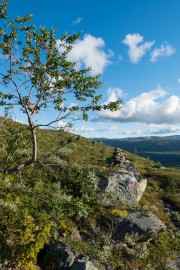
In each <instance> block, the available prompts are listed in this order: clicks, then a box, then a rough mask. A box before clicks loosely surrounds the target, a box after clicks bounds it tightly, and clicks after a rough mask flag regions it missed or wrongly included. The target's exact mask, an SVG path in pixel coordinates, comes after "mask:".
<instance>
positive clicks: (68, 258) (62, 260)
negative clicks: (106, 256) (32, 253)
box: [41, 243, 98, 270]
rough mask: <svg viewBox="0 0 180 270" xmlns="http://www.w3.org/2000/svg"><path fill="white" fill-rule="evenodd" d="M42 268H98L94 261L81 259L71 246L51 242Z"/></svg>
mask: <svg viewBox="0 0 180 270" xmlns="http://www.w3.org/2000/svg"><path fill="white" fill-rule="evenodd" d="M41 269H42V270H98V269H97V268H96V267H95V266H94V265H93V263H92V262H90V261H88V260H79V259H78V258H77V257H76V256H75V254H74V253H73V252H72V251H71V250H69V248H68V247H67V246H66V245H64V244H61V243H54V244H51V245H50V246H49V247H48V248H47V249H46V252H45V256H44V258H43V262H42V264H41Z"/></svg>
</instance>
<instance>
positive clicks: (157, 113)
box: [94, 86, 180, 124]
mask: <svg viewBox="0 0 180 270" xmlns="http://www.w3.org/2000/svg"><path fill="white" fill-rule="evenodd" d="M166 95H167V93H166V91H165V90H164V89H162V88H161V87H160V86H158V87H157V89H155V90H152V91H149V92H144V93H142V94H140V95H139V96H137V97H135V98H132V99H130V100H129V101H127V102H126V103H125V104H124V105H122V108H121V109H120V110H119V111H116V112H110V111H109V110H107V111H100V112H98V118H97V119H94V121H99V120H102V121H108V120H111V121H114V122H140V123H147V124H150V123H155V124H162V123H166V124H167V123H168V124H171V123H173V124H175V123H180V118H179V115H180V98H179V97H178V96H175V95H172V96H170V97H168V98H166V99H165V96H166ZM161 98H163V101H161Z"/></svg>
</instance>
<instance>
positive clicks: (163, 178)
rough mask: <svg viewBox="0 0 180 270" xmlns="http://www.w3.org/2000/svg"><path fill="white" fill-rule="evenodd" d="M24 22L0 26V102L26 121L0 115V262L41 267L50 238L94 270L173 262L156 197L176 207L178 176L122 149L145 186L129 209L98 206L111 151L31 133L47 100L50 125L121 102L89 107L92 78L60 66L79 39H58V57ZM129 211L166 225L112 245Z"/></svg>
mask: <svg viewBox="0 0 180 270" xmlns="http://www.w3.org/2000/svg"><path fill="white" fill-rule="evenodd" d="M6 6H7V1H3V3H2V4H1V9H0V11H1V16H0V17H1V20H2V21H3V22H4V21H6V20H7V13H6ZM30 19H31V16H27V17H25V18H22V17H20V16H17V18H16V19H15V20H12V21H10V22H9V23H8V24H7V25H6V29H3V27H2V28H0V31H1V40H0V48H1V51H2V52H3V56H4V60H8V61H7V63H9V68H8V69H6V67H7V66H5V67H4V68H2V73H1V85H2V86H1V89H2V90H1V92H0V97H1V105H2V106H5V108H7V109H6V112H7V113H8V108H9V106H11V105H12V106H18V108H19V106H20V107H21V109H22V110H23V112H24V113H25V114H26V115H27V117H28V125H25V124H21V123H18V122H15V121H13V120H12V119H10V118H8V117H1V118H0V157H1V158H0V267H1V268H2V269H9V268H10V269H27V270H33V269H38V267H39V269H41V268H40V267H41V259H42V253H43V250H44V249H45V248H46V247H47V246H48V245H50V244H51V243H54V242H59V243H64V244H66V245H68V247H69V248H70V249H71V250H72V251H73V252H74V253H75V254H78V257H79V258H88V259H89V260H91V261H92V262H93V263H94V265H96V267H97V268H98V269H113V270H118V269H122V270H124V269H129V270H130V269H131V270H132V269H157V270H160V269H162V270H163V269H166V268H167V266H166V261H167V258H169V260H174V259H176V256H177V254H178V252H179V251H180V237H179V234H178V230H177V228H176V227H175V225H174V224H173V222H172V220H171V218H170V216H169V215H168V214H167V213H166V212H165V211H164V206H163V200H164V201H168V202H169V203H170V204H171V205H173V206H174V207H175V208H176V209H177V208H178V207H179V204H180V200H179V196H178V193H179V189H180V183H179V177H180V172H179V171H178V170H176V169H170V168H169V169H163V168H161V167H160V166H159V164H157V163H155V162H153V161H151V160H148V159H144V158H140V157H138V156H137V155H133V154H130V153H128V152H124V155H125V157H126V159H128V160H130V162H131V163H132V164H133V165H134V166H135V167H136V168H137V169H138V170H139V171H140V172H141V174H142V175H144V176H145V177H146V178H147V179H148V187H147V189H146V191H145V193H144V195H143V197H142V199H141V201H140V202H139V204H137V205H123V204H122V205H120V206H118V207H117V206H107V205H104V204H103V203H102V201H103V199H104V197H103V196H104V194H103V192H102V191H101V190H100V188H99V185H98V184H99V179H100V178H102V177H105V176H106V175H108V174H110V173H111V172H113V171H114V170H115V168H114V167H113V166H111V165H110V164H108V162H107V160H108V159H109V158H110V157H112V155H113V148H111V147H107V146H105V145H104V144H103V143H102V142H96V141H93V140H89V139H86V138H83V137H81V136H77V135H73V134H71V133H68V132H65V131H63V130H49V129H42V128H41V129H40V128H39V127H40V126H41V125H43V124H41V123H39V124H38V123H37V124H36V122H35V123H34V122H33V117H35V116H36V114H40V112H41V109H42V108H45V109H46V106H49V102H50V104H51V105H52V104H53V106H54V109H57V111H58V117H59V118H58V117H57V118H56V119H54V121H59V120H60V119H67V117H69V115H71V116H72V117H73V119H76V117H78V118H79V113H78V114H77V112H80V113H81V116H83V117H84V119H85V120H86V119H87V112H88V110H91V109H92V110H99V109H101V108H103V109H112V110H114V109H117V108H118V107H119V105H120V101H118V102H117V103H112V104H109V105H102V106H101V105H98V103H99V101H100V97H99V96H95V92H94V91H95V89H96V88H98V87H99V82H98V79H99V77H91V76H89V75H88V74H89V73H88V72H89V70H81V71H77V70H76V69H75V66H74V63H69V62H68V60H67V58H66V57H67V53H68V51H69V49H70V47H71V44H72V42H73V41H74V40H75V39H76V38H77V37H78V36H73V37H68V36H67V35H63V36H62V43H61V44H62V46H63V48H64V50H63V52H62V54H61V55H60V56H59V54H58V52H57V47H56V44H55V41H56V39H55V36H54V29H51V30H50V32H47V30H46V29H45V28H41V29H40V32H38V31H37V30H36V28H34V27H32V26H28V24H27V21H29V20H30ZM7 29H8V31H9V32H8V33H7V32H6V31H5V30H7ZM19 32H20V34H19ZM23 33H24V34H25V38H23V39H22V43H20V42H19V39H18V37H22V35H23ZM16 42H18V43H19V44H18V49H19V50H20V51H22V55H21V56H20V58H18V59H17V55H16V52H15V51H14V49H15V48H17V47H16V46H15V47H12V46H14V44H15V43H16ZM24 42H26V45H25V44H24ZM51 46H52V47H51ZM42 51H43V53H42ZM18 55H19V54H18ZM42 55H43V59H42V60H41V56H42ZM18 57H19V56H18ZM26 59H27V60H26ZM44 59H45V60H44ZM53 59H54V60H53ZM43 61H46V64H44V62H43ZM51 61H52V62H51ZM56 61H57V62H56ZM5 62H6V61H5ZM48 63H49V64H48ZM44 65H46V67H45V66H44ZM48 65H49V66H48ZM57 65H58V67H60V68H61V69H60V71H59V69H58V68H57ZM3 72H4V73H5V74H6V75H5V74H4V73H3ZM51 72H52V73H51ZM54 78H56V80H54ZM62 78H63V79H62ZM22 79H23V81H21V80H22ZM27 80H30V81H27ZM69 80H70V81H69ZM77 81H78V82H79V83H78V85H76V84H77ZM17 83H18V85H16V84H17ZM7 89H9V90H7ZM67 92H68V93H67ZM31 94H32V96H33V99H32V96H31ZM66 94H67V95H66ZM69 94H73V95H75V98H76V99H77V100H78V101H79V102H80V104H82V105H80V106H75V107H73V108H71V110H70V108H68V107H62V106H61V105H62V103H63V102H64V103H65V100H64V99H68V95H69ZM86 101H87V103H88V104H89V101H90V102H91V103H90V104H91V105H87V103H86ZM31 102H32V103H33V104H32V103H31ZM84 102H85V104H86V105H83V104H84ZM31 105H32V106H31ZM75 115H76V116H75ZM6 116H8V115H6ZM35 119H36V118H35ZM51 124H53V123H52V122H51V123H46V124H44V125H45V126H50V125H51ZM34 132H35V133H34ZM34 134H35V136H34ZM37 149H38V153H37V152H36V150H37ZM21 165H22V166H21ZM26 165H28V166H26ZM134 209H138V210H143V211H146V212H147V213H149V212H154V213H156V215H157V216H158V217H159V218H160V219H161V220H162V221H163V222H164V223H165V225H166V226H167V229H166V231H164V232H160V233H159V234H157V235H156V237H155V238H153V239H152V240H151V241H148V242H147V241H141V242H136V241H135V238H134V236H133V235H131V236H128V235H127V237H126V238H125V240H124V241H123V242H115V241H114V240H113V238H112V232H113V229H114V226H115V224H114V220H116V219H118V220H122V219H123V218H125V217H126V216H127V215H128V213H130V212H131V211H133V210H134ZM176 218H177V217H176ZM51 269H52V268H51ZM54 269H56V268H54Z"/></svg>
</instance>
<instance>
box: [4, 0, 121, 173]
mask: <svg viewBox="0 0 180 270" xmlns="http://www.w3.org/2000/svg"><path fill="white" fill-rule="evenodd" d="M7 4H8V0H4V1H3V2H2V4H1V5H0V55H1V69H0V78H1V79H0V84H1V91H0V105H1V106H5V107H6V108H7V107H8V106H17V108H20V109H21V110H22V112H23V113H25V114H26V116H27V119H28V124H29V128H30V131H31V141H32V157H31V158H30V159H29V160H27V161H26V162H24V163H23V164H18V165H17V166H16V168H14V170H18V169H21V168H22V167H24V166H25V165H28V164H31V163H33V162H35V161H36V159H37V149H38V148H37V141H36V132H35V131H36V128H37V127H40V126H46V127H47V126H52V125H53V124H54V123H57V122H59V121H60V120H64V119H65V120H66V121H67V122H70V123H72V121H74V120H78V119H83V120H88V111H90V110H92V111H99V110H101V109H109V110H112V111H113V110H117V109H119V107H120V104H121V100H118V101H117V102H111V103H109V104H100V100H101V98H102V95H100V94H97V93H96V92H97V89H98V88H99V87H100V86H101V84H102V83H101V82H100V81H99V78H100V76H99V75H98V76H91V75H90V70H91V68H84V69H80V70H79V69H77V68H76V63H75V62H71V61H69V60H68V54H69V52H70V51H71V49H72V46H73V43H74V42H75V41H76V40H77V39H78V37H79V34H74V35H68V34H67V33H63V34H62V35H61V37H60V38H58V42H57V37H56V30H55V29H54V28H53V27H52V28H51V29H50V30H47V28H46V27H43V26H41V27H40V28H39V29H38V28H37V27H36V26H35V25H32V24H31V21H32V18H33V15H32V14H29V15H27V16H24V17H21V16H19V15H18V16H16V18H15V19H13V20H9V18H8V14H7ZM71 102H73V103H74V104H75V105H72V106H70V104H71ZM52 109H53V110H54V111H56V114H55V113H54V112H53V113H54V115H55V116H54V118H53V119H51V120H50V121H49V122H46V121H45V122H44V123H40V122H38V121H37V120H38V117H37V115H38V114H40V113H41V112H42V111H44V110H52Z"/></svg>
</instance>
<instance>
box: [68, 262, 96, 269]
mask: <svg viewBox="0 0 180 270" xmlns="http://www.w3.org/2000/svg"><path fill="white" fill-rule="evenodd" d="M70 269H71V270H98V269H97V268H96V267H95V266H94V264H93V263H92V262H90V261H84V260H77V261H75V262H74V263H73V265H72V266H71V268H70Z"/></svg>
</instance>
